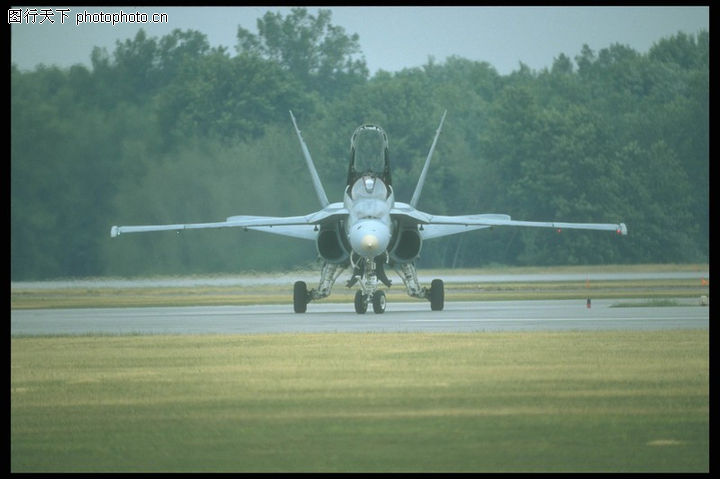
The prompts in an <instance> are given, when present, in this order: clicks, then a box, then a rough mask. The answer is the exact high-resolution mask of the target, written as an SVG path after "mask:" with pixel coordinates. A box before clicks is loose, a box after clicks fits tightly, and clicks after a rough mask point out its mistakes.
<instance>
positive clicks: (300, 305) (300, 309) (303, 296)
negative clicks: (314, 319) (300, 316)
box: [293, 281, 308, 313]
mask: <svg viewBox="0 0 720 479" xmlns="http://www.w3.org/2000/svg"><path fill="white" fill-rule="evenodd" d="M307 304H308V292H307V284H305V281H296V282H295V286H294V287H293V309H294V310H295V312H296V313H304V312H305V311H307Z"/></svg>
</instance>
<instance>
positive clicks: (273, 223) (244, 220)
mask: <svg viewBox="0 0 720 479" xmlns="http://www.w3.org/2000/svg"><path fill="white" fill-rule="evenodd" d="M347 214H348V211H347V209H346V208H345V207H343V204H342V203H332V204H329V205H328V206H326V207H325V208H323V209H322V210H320V211H316V212H314V213H310V214H308V215H304V216H285V217H282V216H230V217H228V218H227V219H226V220H225V221H219V222H216V223H187V224H168V225H143V226H113V227H112V228H111V229H110V236H111V237H112V238H115V237H116V236H119V235H121V234H125V233H145V232H149V231H181V230H189V229H204V228H246V229H252V230H258V231H264V232H267V233H275V234H280V235H284V236H292V237H294V238H303V239H315V238H317V234H318V232H317V229H316V226H318V225H321V224H323V223H326V222H332V221H337V220H338V219H340V218H341V217H344V216H346V215H347Z"/></svg>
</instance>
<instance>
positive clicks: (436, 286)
mask: <svg viewBox="0 0 720 479" xmlns="http://www.w3.org/2000/svg"><path fill="white" fill-rule="evenodd" d="M444 307H445V283H443V280H441V279H434V280H432V283H430V309H431V310H433V311H442V310H443V308H444Z"/></svg>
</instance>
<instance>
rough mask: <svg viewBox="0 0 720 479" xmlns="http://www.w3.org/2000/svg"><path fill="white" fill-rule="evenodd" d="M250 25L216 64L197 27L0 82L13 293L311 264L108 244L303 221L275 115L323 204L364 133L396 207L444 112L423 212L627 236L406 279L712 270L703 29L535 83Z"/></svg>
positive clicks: (222, 240) (559, 66)
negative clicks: (76, 282)
mask: <svg viewBox="0 0 720 479" xmlns="http://www.w3.org/2000/svg"><path fill="white" fill-rule="evenodd" d="M257 25H258V31H257V33H251V32H249V31H247V30H245V29H243V28H241V27H239V28H238V34H237V45H236V47H235V51H234V52H231V51H228V49H226V48H223V47H211V46H210V44H209V42H208V40H207V37H206V35H205V34H203V33H202V32H198V31H193V30H185V31H181V30H175V31H173V32H172V33H170V34H168V35H166V36H163V37H160V38H157V37H150V36H148V35H147V34H146V33H145V32H144V31H143V30H140V31H139V32H138V33H137V35H136V36H135V37H134V38H132V39H128V40H125V41H122V42H120V41H118V42H117V43H116V45H115V49H114V50H113V51H112V52H108V51H106V50H104V49H100V48H98V47H95V48H94V49H93V50H92V52H91V53H90V59H91V65H90V66H89V67H86V66H83V65H74V66H72V67H69V68H59V67H55V66H38V67H36V68H35V69H34V70H32V71H20V70H19V69H18V68H17V67H16V66H15V65H12V66H11V74H10V77H11V113H10V116H11V122H10V125H11V132H10V149H11V185H10V186H11V278H12V279H13V280H29V279H46V278H58V277H82V276H102V275H121V276H136V275H156V274H194V273H197V274H200V273H204V274H206V273H231V272H243V271H249V270H263V271H265V270H287V269H293V268H307V267H314V261H315V245H314V244H312V242H308V241H303V240H296V239H292V238H283V237H278V236H275V235H268V234H265V233H259V232H252V231H249V232H246V231H242V230H237V229H232V228H229V229H220V230H196V231H188V232H184V233H182V234H176V233H174V232H161V233H149V234H139V235H123V236H121V237H119V238H117V239H112V240H111V239H110V235H109V231H110V226H112V225H115V224H162V223H185V222H209V221H222V220H223V219H224V218H226V217H228V216H232V215H238V214H250V215H252V214H255V215H279V216H292V215H298V214H305V213H307V212H310V211H315V210H317V209H319V208H320V206H319V205H318V204H317V199H316V197H315V195H314V193H313V190H312V184H311V181H310V176H309V173H308V172H307V169H306V166H305V163H304V161H303V159H302V153H301V150H300V147H299V144H298V142H297V138H296V137H295V135H294V132H293V129H292V123H291V122H290V118H289V114H288V111H289V110H292V111H293V113H294V114H295V116H296V118H297V120H298V123H299V126H300V128H301V129H302V131H303V136H304V138H305V141H306V143H307V144H308V147H309V148H310V151H311V153H312V156H313V159H314V160H315V163H316V166H317V168H318V171H319V173H320V176H321V179H322V181H323V183H324V185H325V189H326V190H327V192H328V195H329V196H330V201H341V200H342V196H341V195H342V189H343V186H344V179H345V178H344V177H345V174H346V169H347V161H348V151H349V140H350V135H351V134H352V132H353V130H354V128H355V127H357V126H358V125H360V124H363V123H376V124H379V125H381V126H382V127H383V128H384V129H385V130H386V131H387V133H388V136H389V141H390V145H389V146H390V150H389V151H390V159H391V164H392V167H393V184H394V187H395V194H396V199H397V200H398V201H408V200H409V198H410V196H411V194H412V191H413V189H414V187H415V183H416V182H417V178H418V176H419V173H420V170H421V168H422V164H423V160H424V158H425V156H426V155H427V152H428V150H429V147H430V142H431V141H432V137H433V134H434V132H435V129H436V128H437V126H438V123H439V120H440V117H441V115H442V112H443V111H444V110H448V115H447V119H446V121H445V125H444V127H443V132H442V134H441V136H440V139H439V141H438V144H437V148H436V150H435V155H434V159H433V163H432V165H431V170H430V175H429V177H428V181H427V183H426V185H425V188H424V190H423V196H422V198H421V200H420V203H419V204H418V207H419V208H420V209H421V210H424V211H428V212H432V213H436V214H469V213H504V214H509V215H511V216H512V217H513V218H514V219H522V220H538V221H552V220H557V221H570V222H620V221H622V222H625V223H626V224H627V225H628V229H629V235H628V236H627V237H616V236H615V235H612V234H608V233H603V232H585V231H564V232H562V233H561V234H557V233H556V232H554V231H552V230H546V229H542V230H540V229H534V228H494V229H492V230H480V231H478V232H473V233H467V234H464V235H457V236H452V237H448V238H445V239H438V240H429V241H426V242H425V243H424V245H423V250H422V253H421V258H420V259H419V266H421V267H475V266H485V265H498V264H502V265H554V264H607V263H617V264H629V263H647V262H652V263H656V262H660V263H679V262H705V261H707V260H708V256H709V229H708V228H709V201H708V200H709V181H708V167H709V34H708V32H706V31H701V32H699V33H697V34H696V35H691V34H686V33H683V32H678V33H677V34H676V35H673V36H670V37H668V38H663V39H661V40H660V41H658V42H656V43H655V44H654V45H653V46H652V47H651V48H650V50H649V51H648V52H647V53H639V52H636V51H634V50H633V49H632V48H629V47H627V46H625V45H621V44H614V45H612V46H610V47H608V48H605V49H602V50H600V51H597V52H595V51H592V50H591V49H590V48H589V47H587V46H586V45H585V46H581V50H580V53H579V54H578V55H576V56H575V57H574V58H570V57H568V56H566V55H565V54H564V53H559V54H558V56H557V57H556V58H555V60H554V62H553V64H552V66H551V67H549V68H545V69H542V70H540V71H533V70H531V69H530V68H528V67H527V66H526V65H524V64H522V63H520V64H519V66H518V68H517V70H515V71H513V72H512V73H510V74H508V75H499V74H498V73H497V71H496V70H495V69H494V68H493V66H492V65H490V64H488V63H486V62H478V61H471V60H467V59H464V58H460V57H450V58H448V59H446V60H445V61H443V62H436V61H435V60H434V59H432V58H429V59H428V61H427V63H426V64H425V65H422V66H421V67H417V68H407V69H403V70H401V71H397V72H387V71H379V72H377V73H375V74H374V75H372V76H371V75H370V74H369V71H368V68H367V66H366V64H365V60H364V57H363V56H362V51H361V49H360V46H359V38H358V36H357V35H356V34H353V35H350V34H348V33H346V32H345V30H344V29H343V28H342V27H339V26H335V25H333V24H332V18H331V13H330V11H328V10H322V9H321V10H320V11H319V13H318V14H317V15H312V14H310V13H309V12H308V11H307V10H306V9H304V8H296V9H293V10H292V11H291V13H289V14H287V15H286V16H282V15H281V14H278V13H272V12H269V13H267V14H266V15H265V16H263V17H262V18H260V19H258V22H257Z"/></svg>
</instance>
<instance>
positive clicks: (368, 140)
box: [351, 125, 387, 174]
mask: <svg viewBox="0 0 720 479" xmlns="http://www.w3.org/2000/svg"><path fill="white" fill-rule="evenodd" d="M351 147H352V150H353V154H354V161H355V164H354V167H355V171H356V172H358V173H367V172H370V171H371V172H373V173H377V174H381V173H382V172H383V171H384V169H385V149H386V148H387V137H386V136H385V132H384V131H383V130H382V129H381V128H379V127H377V126H373V125H363V126H361V127H360V128H358V129H357V130H355V134H354V135H353V137H352V145H351Z"/></svg>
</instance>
